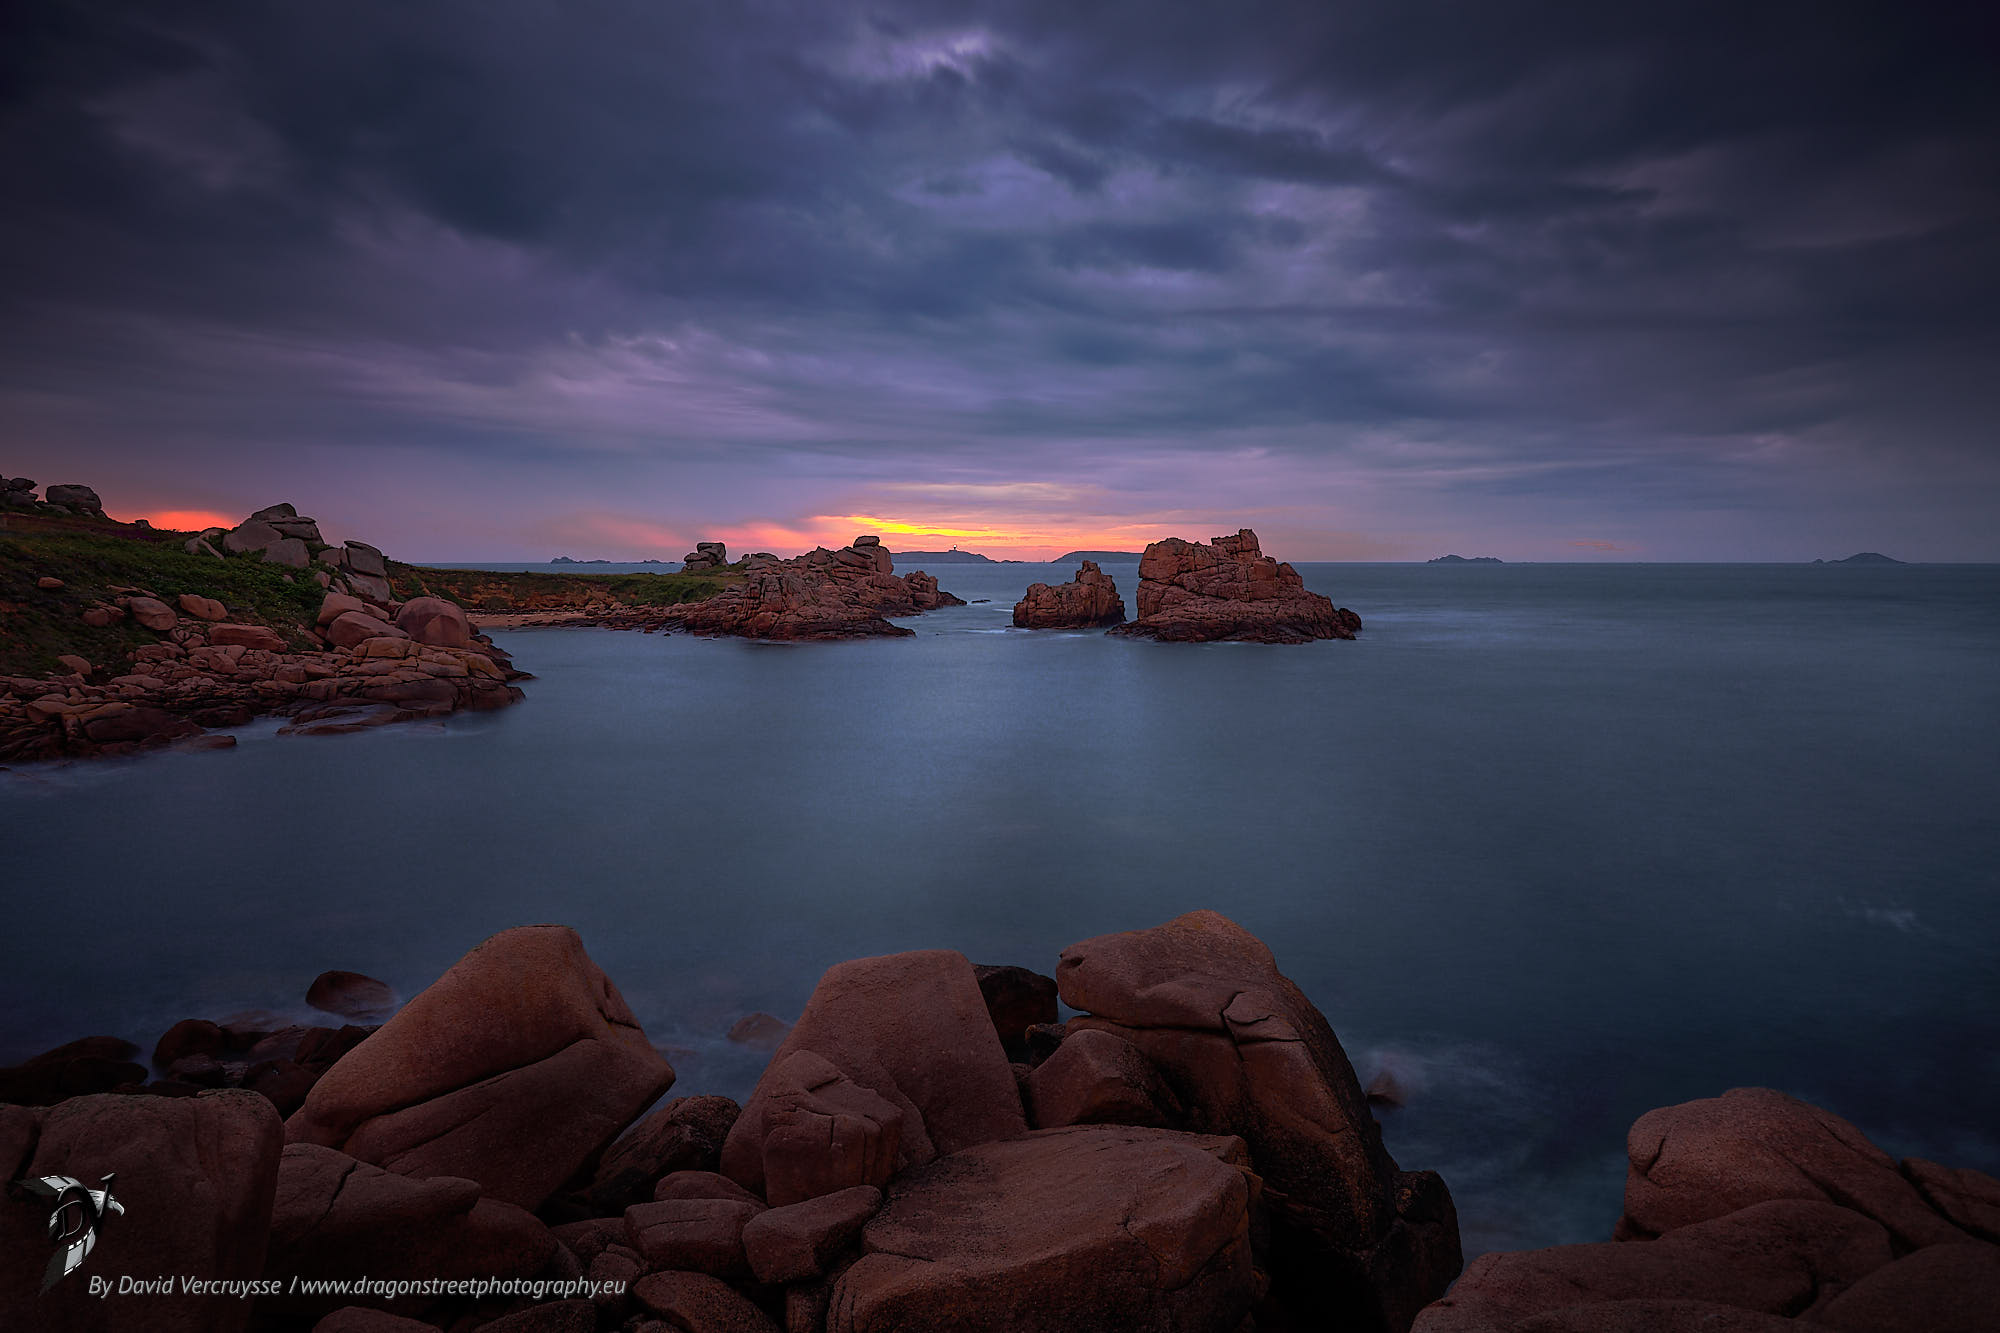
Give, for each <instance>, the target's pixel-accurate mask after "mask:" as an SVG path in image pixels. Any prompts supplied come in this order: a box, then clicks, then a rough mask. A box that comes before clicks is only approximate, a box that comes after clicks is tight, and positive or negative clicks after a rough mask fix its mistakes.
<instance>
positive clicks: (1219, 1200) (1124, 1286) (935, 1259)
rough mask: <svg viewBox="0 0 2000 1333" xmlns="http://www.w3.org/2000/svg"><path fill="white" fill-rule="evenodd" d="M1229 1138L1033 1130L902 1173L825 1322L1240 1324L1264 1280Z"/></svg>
mask: <svg viewBox="0 0 2000 1333" xmlns="http://www.w3.org/2000/svg"><path fill="white" fill-rule="evenodd" d="M1228 1142H1229V1141H1224V1140H1216V1139H1209V1138H1205V1137H1201V1136H1195V1135H1184V1134H1175V1133H1172V1132H1169V1131H1164V1130H1148V1129H1134V1128H1129V1127H1126V1126H1122V1125H1119V1126H1113V1125H1093V1126H1085V1127H1078V1128H1073V1129H1057V1130H1039V1131H1036V1132H1034V1133H1032V1134H1028V1135H1026V1136H1024V1137H1021V1138H1015V1139H1011V1140H1008V1141H1005V1142H991V1143H983V1144H978V1145H975V1146H973V1147H970V1148H966V1149H963V1150H961V1151H959V1152H956V1153H951V1154H948V1155H946V1156H943V1157H940V1158H938V1159H937V1160H935V1161H933V1162H931V1163H929V1164H928V1165H925V1166H920V1167H917V1168H915V1169H913V1170H911V1171H909V1172H907V1173H905V1174H903V1175H900V1176H898V1177H897V1179H896V1181H895V1183H894V1184H893V1185H892V1186H891V1187H890V1191H889V1198H888V1202H887V1203H886V1204H885V1205H884V1206H883V1208H882V1211H881V1212H879V1213H877V1214H876V1215H875V1217H874V1218H873V1220H871V1221H870V1222H869V1223H868V1224H867V1225H866V1226H865V1227H864V1228H863V1229H862V1242H861V1244H862V1250H863V1255H862V1257H861V1258H860V1259H859V1260H857V1261H856V1262H855V1263H854V1264H853V1265H852V1266H851V1267H849V1268H848V1269H847V1270H846V1271H845V1272H844V1273H842V1274H841V1276H840V1278H839V1280H838V1281H837V1282H836V1283H835V1284H834V1289H833V1298H832V1303H831V1306H830V1308H829V1310H828V1312H827V1330H828V1333H891V1331H892V1330H894V1331H897V1333H900V1331H901V1330H906V1329H919V1328H940V1329H942V1328H963V1329H1007V1330H1010V1331H1011V1333H1125V1331H1126V1330H1132V1329H1188V1330H1196V1329H1204V1330H1206V1329H1214V1330H1232V1329H1235V1328H1237V1327H1238V1326H1239V1325H1241V1324H1242V1323H1243V1321H1244V1319H1245V1318H1246V1317H1247V1316H1248V1315H1249V1313H1250V1311H1251V1307H1252V1305H1253V1304H1254V1302H1255V1300H1256V1297H1257V1277H1256V1272H1255V1268H1254V1261H1253V1258H1252V1254H1251V1242H1250V1214H1249V1184H1248V1181H1247V1179H1246V1177H1245V1175H1244V1173H1243V1171H1242V1170H1240V1169H1239V1168H1238V1167H1236V1166H1234V1165H1231V1164H1230V1162H1229V1161H1228V1160H1226V1158H1227V1155H1228V1153H1229V1152H1230V1151H1231V1149H1230V1148H1229V1146H1228ZM1233 1150H1234V1151H1235V1152H1238V1153H1240V1151H1241V1145H1240V1144H1235V1145H1234V1149H1233ZM1329 1313H1330V1311H1327V1310H1322V1311H1321V1314H1322V1318H1321V1320H1320V1321H1319V1323H1318V1324H1316V1325H1315V1326H1317V1327H1327V1326H1332V1324H1331V1321H1330V1320H1329V1319H1327V1318H1326V1317H1325V1316H1326V1315H1327V1314H1329Z"/></svg>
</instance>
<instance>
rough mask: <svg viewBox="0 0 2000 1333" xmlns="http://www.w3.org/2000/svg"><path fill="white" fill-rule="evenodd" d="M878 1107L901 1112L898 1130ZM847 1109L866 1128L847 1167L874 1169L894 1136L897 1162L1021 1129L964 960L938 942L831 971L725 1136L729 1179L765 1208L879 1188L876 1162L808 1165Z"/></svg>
mask: <svg viewBox="0 0 2000 1333" xmlns="http://www.w3.org/2000/svg"><path fill="white" fill-rule="evenodd" d="M801 1056H810V1057H813V1059H812V1060H810V1061H807V1060H801V1059H800V1057H801ZM864 1094H865V1095H864ZM880 1103H886V1104H887V1107H888V1109H889V1111H891V1112H893V1113H895V1120H896V1121H897V1123H896V1124H895V1125H894V1128H893V1129H891V1128H890V1127H889V1126H888V1125H887V1124H885V1123H884V1121H885V1119H886V1117H885V1115H884V1113H883V1111H882V1109H881V1107H880V1105H879V1104H880ZM844 1117H845V1118H847V1120H848V1123H849V1125H850V1128H851V1129H853V1130H854V1132H856V1133H860V1134H862V1135H863V1138H862V1139H858V1140H854V1141H853V1142H854V1144H855V1148H856V1151H855V1153H854V1154H853V1155H852V1156H850V1157H849V1158H848V1159H847V1160H848V1162H849V1164H850V1165H854V1166H859V1165H860V1164H862V1163H867V1164H869V1165H870V1166H871V1168H872V1167H873V1166H875V1165H877V1164H878V1163H877V1161H876V1158H875V1156H874V1155H873V1154H874V1152H875V1151H877V1150H879V1148H880V1147H881V1145H882V1144H883V1142H884V1141H885V1140H886V1139H887V1138H889V1137H893V1138H895V1139H896V1143H895V1145H894V1146H893V1147H892V1148H890V1149H889V1151H890V1152H891V1153H892V1154H893V1163H894V1165H895V1166H896V1167H898V1168H901V1167H907V1166H914V1165H918V1164H921V1163H923V1162H927V1161H929V1160H930V1159H931V1158H933V1157H935V1156H937V1155H938V1154H940V1153H948V1152H955V1151H957V1150H958V1149H960V1148H964V1147H968V1146H970V1145H972V1144H975V1143H983V1142H985V1141H987V1140H989V1139H998V1138H1007V1137H1011V1136H1012V1135H1015V1134H1019V1133H1021V1132H1023V1131H1024V1130H1025V1129H1026V1128H1027V1122H1026V1119H1025V1117H1024V1116H1023V1114H1022V1111H1021V1100H1020V1095H1019V1094H1018V1092H1016V1090H1015V1086H1014V1075H1013V1071H1012V1070H1011V1069H1010V1068H1009V1067H1008V1063H1007V1053H1006V1051H1005V1050H1003V1049H1002V1048H1001V1046H1000V1038H999V1036H998V1034H997V1033H996V1032H995V1031H994V1028H993V1022H992V1019H991V1018H990V1017H989V1016H988V1014H987V1012H986V1002H985V999H984V997H983V996H982V995H981V994H980V991H979V982H978V980H977V979H976V978H975V977H974V976H973V972H972V964H971V963H969V962H967V961H966V959H965V956H964V955H963V954H959V953H954V952H952V951H950V950H944V949H934V950H928V951H923V952H917V953H901V954H889V955H887V956H885V957H881V958H862V959H857V960H855V961H852V962H846V963H840V964H837V965H835V966H834V967H831V968H829V969H827V972H826V975H825V976H823V977H821V978H820V981H819V985H818V986H816V987H815V988H814V989H813V993H812V998H811V999H810V1000H808V1001H807V1003H806V1008H805V1012H804V1013H802V1014H801V1015H800V1016H799V1021H798V1023H797V1025H796V1026H794V1027H793V1029H792V1031H791V1035H790V1036H788V1037H787V1038H786V1039H785V1043H784V1045H782V1046H780V1047H779V1048H778V1053H777V1055H776V1056H774V1057H773V1058H772V1061H771V1065H770V1068H769V1069H767V1070H766V1071H765V1074H764V1077H763V1078H762V1079H761V1080H759V1082H758V1084H757V1090H756V1091H755V1092H754V1093H752V1094H751V1097H750V1100H749V1102H748V1103H747V1104H746V1105H745V1106H744V1108H743V1115H742V1116H741V1117H740V1118H739V1119H738V1120H737V1122H736V1125H735V1127H734V1128H733V1129H732V1130H731V1131H730V1134H729V1141H728V1143H727V1144H726V1145H724V1147H723V1151H722V1170H723V1173H724V1174H726V1175H728V1176H729V1177H731V1178H732V1179H734V1180H736V1181H738V1182H739V1183H741V1184H743V1185H745V1186H747V1187H748V1188H749V1189H751V1190H752V1191H754V1192H758V1193H761V1194H763V1195H764V1197H765V1198H767V1199H769V1200H770V1201H771V1202H772V1203H773V1204H779V1203H796V1202H799V1201H801V1200H803V1199H805V1198H810V1197H812V1195H813V1194H817V1193H830V1192H832V1190H834V1189H841V1188H845V1187H847V1186H849V1185H879V1184H881V1183H882V1177H881V1176H879V1175H878V1174H877V1172H876V1171H875V1170H874V1169H870V1170H868V1171H867V1172H865V1173H863V1174H860V1175H858V1176H857V1175H854V1174H853V1173H852V1172H850V1171H829V1170H827V1169H826V1168H825V1167H824V1165H823V1164H820V1163H815V1162H814V1161H813V1160H812V1155H811V1145H812V1142H813V1139H814V1136H819V1137H818V1142H819V1144H820V1145H821V1149H820V1150H821V1152H822V1153H824V1146H825V1143H826V1138H825V1137H824V1136H825V1135H826V1133H827V1132H828V1127H829V1125H833V1126H836V1127H837V1126H839V1125H840V1124H842V1123H843V1118H844ZM866 1125H872V1126H873V1127H874V1128H873V1129H872V1130H868V1129H866V1128H865V1126H866ZM774 1167H777V1168H780V1169H779V1170H778V1171H777V1173H776V1174H777V1178H776V1179H772V1178H771V1177H772V1175H773V1168H774ZM795 1171H796V1173H795ZM767 1180H769V1186H770V1187H769V1188H766V1183H767ZM799 1190H805V1191H807V1192H805V1193H800V1192H798V1191H799Z"/></svg>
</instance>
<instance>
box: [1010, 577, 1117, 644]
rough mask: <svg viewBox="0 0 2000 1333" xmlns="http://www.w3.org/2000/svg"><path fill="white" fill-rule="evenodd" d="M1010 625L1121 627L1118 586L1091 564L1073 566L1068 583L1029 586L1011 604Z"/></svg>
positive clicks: (1042, 627)
mask: <svg viewBox="0 0 2000 1333" xmlns="http://www.w3.org/2000/svg"><path fill="white" fill-rule="evenodd" d="M1014 623H1015V624H1016V625H1017V626H1019V627H1020V628H1022V629H1087V628H1091V627H1094V626H1098V625H1122V624H1124V623H1125V602H1124V599H1122V598H1120V597H1119V596H1118V584H1117V582H1116V581H1115V580H1114V579H1112V578H1111V577H1110V576H1109V575H1108V574H1106V573H1105V572H1104V571H1103V570H1101V569H1099V568H1098V567H1097V562H1096V561H1095V560H1086V561H1084V562H1083V563H1082V564H1081V565H1079V566H1077V571H1076V577H1075V578H1074V579H1071V580H1070V581H1069V582H1068V583H1058V584H1054V585H1050V584H1047V583H1031V584H1029V585H1028V591H1027V592H1026V593H1024V594H1022V597H1021V600H1020V601H1018V602H1016V603H1014Z"/></svg>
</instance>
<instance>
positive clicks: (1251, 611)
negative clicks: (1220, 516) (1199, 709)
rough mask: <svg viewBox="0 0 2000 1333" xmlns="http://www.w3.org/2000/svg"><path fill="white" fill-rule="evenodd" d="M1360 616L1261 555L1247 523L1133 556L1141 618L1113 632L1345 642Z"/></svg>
mask: <svg viewBox="0 0 2000 1333" xmlns="http://www.w3.org/2000/svg"><path fill="white" fill-rule="evenodd" d="M1360 628H1361V617H1359V616H1357V615H1355V614H1354V613H1353V612H1352V611H1349V610H1347V609H1346V608H1344V607H1336V606H1334V604H1333V603H1332V602H1330V601H1328V600H1327V599H1326V598H1324V597H1322V596H1320V595H1319V594H1318V593H1316V592H1307V591H1306V587H1305V582H1304V580H1302V579H1301V578H1300V577H1299V574H1298V571H1297V570H1295V569H1293V568H1292V567H1291V566H1290V565H1288V564H1280V563H1278V562H1277V561H1276V560H1273V559H1272V558H1271V557H1269V556H1267V555H1265V554H1264V553H1263V551H1262V549H1261V548H1260V547H1259V546H1258V544H1257V534H1256V533H1254V532H1252V531H1251V530H1250V529H1248V528H1244V529H1242V530H1241V531H1239V532H1238V533H1237V534H1236V535H1235V536H1233V537H1212V538H1210V539H1209V543H1208V545H1206V546H1201V545H1198V544H1196V543H1194V542H1188V541H1183V540H1181V539H1180V538H1179V537H1169V538H1167V539H1166V540H1164V541H1157V542H1154V543H1152V544H1151V545H1149V546H1148V547H1147V548H1146V554H1145V555H1144V556H1143V557H1142V558H1141V559H1140V561H1139V618H1138V619H1137V620H1135V621H1133V622H1131V623H1130V624H1127V625H1120V626H1117V627H1116V628H1114V629H1113V630H1111V633H1113V634H1126V635H1132V636H1136V637H1140V638H1150V639H1160V640H1162V641H1166V642H1174V643H1206V642H1212V641H1215V640H1218V639H1233V640H1248V641H1251V642H1255V643H1309V642H1311V641H1312V640H1314V639H1351V638H1353V637H1354V636H1355V634H1356V632H1358V631H1359V630H1360Z"/></svg>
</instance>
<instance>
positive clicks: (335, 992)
mask: <svg viewBox="0 0 2000 1333" xmlns="http://www.w3.org/2000/svg"><path fill="white" fill-rule="evenodd" d="M306 1003H307V1004H309V1005H311V1006H312V1007H313V1008H315V1009H318V1010H321V1011H322V1012H325V1013H329V1014H339V1015H340V1016H341V1017H342V1018H358V1019H361V1020H362V1021H363V1022H372V1023H379V1022H381V1021H382V1020H383V1019H385V1018H387V1017H388V1016H389V1015H390V1014H392V1013H394V1012H395V1011H396V1004H397V1000H396V992H395V991H393V990H391V989H390V987H389V983H388V982H386V981H377V980H376V979H375V978H373V977H369V976H363V975H362V974H361V973H359V972H341V971H332V972H322V973H320V974H319V975H318V976H316V977H314V978H313V983H312V985H311V986H309V987H307V988H306Z"/></svg>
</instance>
